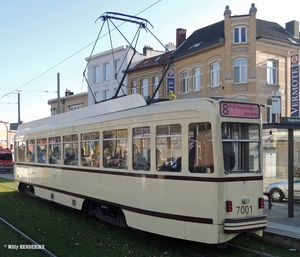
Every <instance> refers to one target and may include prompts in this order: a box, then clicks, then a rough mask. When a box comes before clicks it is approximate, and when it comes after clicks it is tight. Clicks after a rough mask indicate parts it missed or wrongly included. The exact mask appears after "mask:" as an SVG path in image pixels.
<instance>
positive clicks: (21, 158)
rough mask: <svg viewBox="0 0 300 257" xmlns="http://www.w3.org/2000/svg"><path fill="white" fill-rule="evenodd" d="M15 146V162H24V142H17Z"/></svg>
mask: <svg viewBox="0 0 300 257" xmlns="http://www.w3.org/2000/svg"><path fill="white" fill-rule="evenodd" d="M17 146H18V150H17V152H18V154H17V161H18V162H25V147H26V144H25V141H24V140H19V141H17Z"/></svg>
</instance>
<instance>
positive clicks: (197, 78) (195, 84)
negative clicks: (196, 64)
mask: <svg viewBox="0 0 300 257" xmlns="http://www.w3.org/2000/svg"><path fill="white" fill-rule="evenodd" d="M200 85H201V83H200V68H196V69H194V70H193V90H194V91H199V90H200Z"/></svg>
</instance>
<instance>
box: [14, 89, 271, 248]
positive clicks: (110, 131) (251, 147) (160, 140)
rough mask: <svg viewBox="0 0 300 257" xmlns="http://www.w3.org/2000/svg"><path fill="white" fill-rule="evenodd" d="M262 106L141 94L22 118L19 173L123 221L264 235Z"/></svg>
mask: <svg viewBox="0 0 300 257" xmlns="http://www.w3.org/2000/svg"><path fill="white" fill-rule="evenodd" d="M261 140H262V131H261V117H260V106H259V105H258V104H256V103H252V102H248V101H242V100H238V99H222V98H220V99H218V98H205V99H204V98H194V99H184V100H174V101H161V102H156V103H153V104H150V105H149V104H147V103H146V101H145V100H144V98H143V97H142V96H141V95H139V94H132V95H128V96H124V97H120V98H117V99H112V100H109V101H104V102H101V103H99V104H96V105H92V106H88V107H84V108H82V109H78V110H75V111H72V112H67V113H62V114H59V115H55V116H51V117H48V118H44V119H41V120H37V121H33V122H29V123H24V124H21V125H20V126H19V128H18V131H17V133H16V135H15V168H14V181H15V183H16V187H17V189H18V190H19V191H20V192H24V193H31V194H35V195H36V196H37V197H40V198H44V199H47V200H49V201H53V202H56V203H59V204H62V205H65V206H68V207H71V208H74V209H77V210H82V211H83V212H84V213H85V214H89V215H91V216H96V217H97V218H99V219H100V220H103V221H107V222H110V223H113V224H115V225H118V226H121V227H130V228H134V229H138V230H142V231H147V232H151V233H156V234H159V235H164V236H169V237H173V238H179V239H183V240H190V241H196V242H202V243H207V244H222V243H226V242H227V241H229V240H230V239H232V238H234V237H235V236H237V235H239V234H241V233H245V232H253V233H256V234H258V235H260V236H261V235H262V231H263V230H264V229H265V228H266V226H267V219H266V216H265V215H263V208H264V199H263V175H262V172H261V167H262V143H261Z"/></svg>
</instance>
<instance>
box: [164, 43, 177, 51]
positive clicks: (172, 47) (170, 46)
mask: <svg viewBox="0 0 300 257" xmlns="http://www.w3.org/2000/svg"><path fill="white" fill-rule="evenodd" d="M165 47H166V49H167V50H168V51H173V50H175V49H176V46H175V44H174V43H171V42H170V43H169V44H166V45H165Z"/></svg>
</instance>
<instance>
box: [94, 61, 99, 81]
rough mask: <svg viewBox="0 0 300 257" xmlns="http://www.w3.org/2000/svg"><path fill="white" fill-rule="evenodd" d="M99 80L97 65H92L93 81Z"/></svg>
mask: <svg viewBox="0 0 300 257" xmlns="http://www.w3.org/2000/svg"><path fill="white" fill-rule="evenodd" d="M99 82H100V69H99V65H96V66H93V83H94V84H95V83H99Z"/></svg>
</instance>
